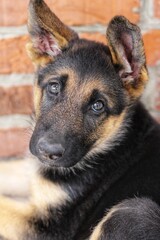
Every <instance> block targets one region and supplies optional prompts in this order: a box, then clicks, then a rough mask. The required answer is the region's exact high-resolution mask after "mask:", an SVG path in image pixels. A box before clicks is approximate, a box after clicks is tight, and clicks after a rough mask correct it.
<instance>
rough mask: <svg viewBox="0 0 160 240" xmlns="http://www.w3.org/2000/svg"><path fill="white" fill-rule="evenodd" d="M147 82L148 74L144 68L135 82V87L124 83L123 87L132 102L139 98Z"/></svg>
mask: <svg viewBox="0 0 160 240" xmlns="http://www.w3.org/2000/svg"><path fill="white" fill-rule="evenodd" d="M147 82H148V72H147V69H146V67H145V66H143V67H142V70H141V73H140V77H139V79H138V80H137V82H136V85H132V84H129V83H127V82H125V83H124V87H125V88H126V90H127V92H128V93H129V96H130V97H131V99H132V100H136V99H137V98H139V97H140V96H141V95H142V93H143V91H144V88H145V86H146V84H147Z"/></svg>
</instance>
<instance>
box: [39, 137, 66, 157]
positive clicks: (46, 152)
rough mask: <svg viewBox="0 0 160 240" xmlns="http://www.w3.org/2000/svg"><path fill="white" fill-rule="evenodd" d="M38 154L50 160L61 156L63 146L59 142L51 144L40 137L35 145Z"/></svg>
mask: <svg viewBox="0 0 160 240" xmlns="http://www.w3.org/2000/svg"><path fill="white" fill-rule="evenodd" d="M37 151H38V155H39V156H41V157H43V158H46V159H51V160H56V159H58V158H60V157H62V155H63V153H64V148H63V147H62V145H61V144H57V143H56V144H51V143H48V142H47V141H46V140H44V139H41V140H40V141H39V143H38V145H37Z"/></svg>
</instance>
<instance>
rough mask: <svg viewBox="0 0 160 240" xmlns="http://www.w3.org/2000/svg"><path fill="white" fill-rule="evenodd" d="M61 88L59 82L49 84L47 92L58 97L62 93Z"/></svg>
mask: <svg viewBox="0 0 160 240" xmlns="http://www.w3.org/2000/svg"><path fill="white" fill-rule="evenodd" d="M60 89H61V86H60V84H59V83H58V82H52V83H49V84H48V86H47V91H48V92H49V93H50V94H54V95H57V94H58V93H59V92H60Z"/></svg>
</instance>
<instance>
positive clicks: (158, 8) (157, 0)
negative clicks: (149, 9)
mask: <svg viewBox="0 0 160 240" xmlns="http://www.w3.org/2000/svg"><path fill="white" fill-rule="evenodd" d="M154 16H155V17H156V18H160V0H154Z"/></svg>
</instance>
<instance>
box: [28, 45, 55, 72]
mask: <svg viewBox="0 0 160 240" xmlns="http://www.w3.org/2000/svg"><path fill="white" fill-rule="evenodd" d="M26 50H27V53H28V56H29V57H30V59H31V60H32V62H33V64H34V66H35V68H37V66H39V65H40V66H42V67H44V66H46V65H47V64H48V63H50V62H51V61H53V58H51V57H50V56H49V55H47V54H43V55H42V54H40V53H39V52H37V50H36V48H34V47H33V43H32V42H29V43H27V44H26Z"/></svg>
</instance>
